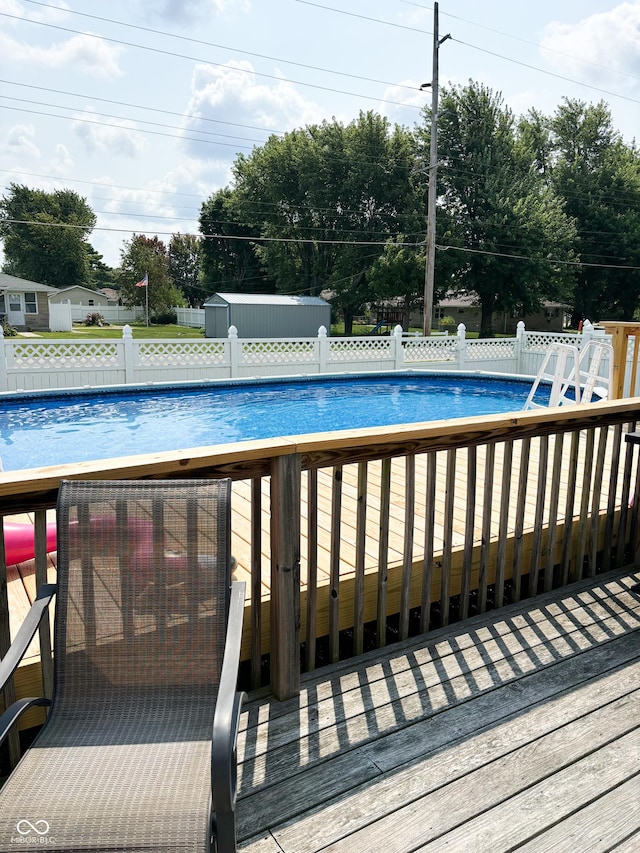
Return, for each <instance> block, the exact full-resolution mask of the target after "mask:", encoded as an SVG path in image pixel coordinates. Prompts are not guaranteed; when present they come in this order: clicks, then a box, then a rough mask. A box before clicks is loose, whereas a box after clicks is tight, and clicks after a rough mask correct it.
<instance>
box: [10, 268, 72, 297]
mask: <svg viewBox="0 0 640 853" xmlns="http://www.w3.org/2000/svg"><path fill="white" fill-rule="evenodd" d="M0 290H18V291H25V290H28V291H30V292H34V293H56V292H57V290H58V288H57V287H49V285H48V284H40V283H39V282H37V281H29V279H28V278H18V277H17V276H15V275H7V273H5V272H0Z"/></svg>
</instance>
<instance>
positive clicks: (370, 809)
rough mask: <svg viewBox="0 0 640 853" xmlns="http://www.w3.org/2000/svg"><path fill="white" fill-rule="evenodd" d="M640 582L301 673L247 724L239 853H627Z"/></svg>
mask: <svg viewBox="0 0 640 853" xmlns="http://www.w3.org/2000/svg"><path fill="white" fill-rule="evenodd" d="M639 578H640V575H638V574H634V573H633V572H632V571H631V570H629V569H627V570H624V571H618V572H615V573H610V574H608V575H603V576H600V577H599V578H598V579H596V580H591V581H581V582H580V583H578V584H574V585H573V586H570V587H565V588H564V589H563V590H559V591H556V592H554V593H548V594H545V595H542V596H538V597H537V598H533V599H529V600H527V601H526V602H522V603H520V604H517V605H512V606H510V607H507V608H504V609H502V610H500V611H498V612H495V611H494V612H493V613H489V614H484V615H482V616H479V617H474V618H472V619H470V620H468V621H466V622H464V623H459V624H457V625H454V626H452V627H449V628H444V629H440V630H437V631H434V632H433V633H431V634H430V635H429V636H428V637H422V638H420V637H417V638H412V639H411V640H410V641H408V642H406V643H400V644H397V645H395V646H391V647H388V648H386V649H384V650H382V651H376V652H373V653H370V654H367V655H364V656H362V657H360V658H356V659H352V660H349V661H345V662H344V663H341V664H339V665H337V666H334V667H327V668H324V669H321V670H317V671H316V672H315V673H310V674H308V675H306V676H304V677H303V681H302V690H301V693H300V696H298V697H296V698H295V699H292V700H289V701H286V702H282V703H279V702H276V701H273V700H270V699H269V698H268V697H266V696H264V695H263V694H254V695H253V696H252V697H251V698H250V701H249V703H248V705H247V707H246V710H245V713H244V715H243V731H242V732H241V736H240V744H239V760H240V762H241V766H240V795H239V803H238V821H239V837H240V839H241V843H240V848H239V849H240V850H241V851H243V853H282V851H284V853H313V851H319V850H323V851H329V850H330V851H345V853H358V852H359V851H361V853H372V851H384V853H400V851H418V850H419V851H423V850H424V851H427V850H445V849H446V850H453V851H470V850H473V851H491V853H497V851H508V850H515V849H517V850H526V851H535V853H539V851H545V850H549V851H554V853H557V851H571V853H582V851H584V853H587V851H588V853H593V851H610V850H614V849H615V850H617V851H628V853H631V851H637V850H639V849H640V775H638V774H640V684H639V676H640V642H639V641H640V633H639V628H640V595H639V594H638V593H637V592H635V591H633V589H632V588H633V587H634V585H635V584H637V582H638V580H639Z"/></svg>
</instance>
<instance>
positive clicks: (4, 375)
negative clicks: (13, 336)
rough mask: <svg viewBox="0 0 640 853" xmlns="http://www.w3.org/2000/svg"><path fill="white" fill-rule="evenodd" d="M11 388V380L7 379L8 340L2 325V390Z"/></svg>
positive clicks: (0, 365)
mask: <svg viewBox="0 0 640 853" xmlns="http://www.w3.org/2000/svg"><path fill="white" fill-rule="evenodd" d="M8 390H9V381H8V379H7V342H6V340H5V337H4V330H3V328H2V326H0V391H8Z"/></svg>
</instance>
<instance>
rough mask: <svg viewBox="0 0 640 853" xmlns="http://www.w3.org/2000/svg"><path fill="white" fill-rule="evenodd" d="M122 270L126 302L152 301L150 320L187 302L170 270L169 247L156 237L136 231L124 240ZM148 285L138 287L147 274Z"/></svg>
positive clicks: (121, 276) (123, 297)
mask: <svg viewBox="0 0 640 853" xmlns="http://www.w3.org/2000/svg"><path fill="white" fill-rule="evenodd" d="M121 258H122V260H121V264H120V271H119V283H120V294H121V296H122V299H123V302H124V304H125V305H145V304H146V300H147V296H148V300H149V303H148V304H149V319H150V320H154V319H155V318H160V317H163V316H164V315H166V314H167V312H168V311H169V310H170V309H171V308H173V307H175V306H180V305H184V304H185V300H184V297H183V296H182V293H181V292H180V290H179V289H178V288H177V287H176V285H175V284H174V282H173V279H172V278H171V274H170V272H169V256H168V253H167V249H166V247H165V245H164V243H163V242H162V240H159V239H158V238H157V237H145V236H144V235H143V234H135V235H134V236H133V237H132V238H131V240H128V241H125V243H124V247H123V249H122V251H121ZM145 275H146V276H147V278H148V282H149V283H148V285H147V287H138V286H137V284H138V282H140V281H142V280H143V278H144V276H145Z"/></svg>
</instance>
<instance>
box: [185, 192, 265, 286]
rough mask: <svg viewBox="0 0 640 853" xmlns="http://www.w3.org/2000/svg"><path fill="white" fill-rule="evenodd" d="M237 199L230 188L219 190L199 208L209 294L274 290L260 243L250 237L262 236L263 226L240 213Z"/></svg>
mask: <svg viewBox="0 0 640 853" xmlns="http://www.w3.org/2000/svg"><path fill="white" fill-rule="evenodd" d="M234 198H235V194H234V192H233V191H232V190H231V189H229V188H226V189H222V190H218V192H216V193H215V194H214V195H212V196H211V197H210V198H209V199H207V201H205V202H204V204H203V205H202V209H201V211H200V232H201V234H202V235H203V238H204V239H203V241H202V246H201V261H202V277H203V286H204V288H205V290H206V292H207V296H210V295H211V294H213V293H217V292H221V293H225V292H235V291H245V292H246V293H275V289H276V288H275V283H274V282H273V280H272V279H270V278H269V277H268V276H267V275H266V273H265V272H264V270H263V268H262V264H261V261H260V257H259V255H258V253H257V252H256V245H257V244H256V243H254V242H253V241H252V240H251V238H252V237H259V236H260V228H259V226H258V225H248V224H247V223H246V222H244V221H243V220H242V219H241V218H240V217H239V216H238V213H237V211H236V205H235V203H234Z"/></svg>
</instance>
